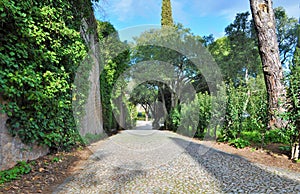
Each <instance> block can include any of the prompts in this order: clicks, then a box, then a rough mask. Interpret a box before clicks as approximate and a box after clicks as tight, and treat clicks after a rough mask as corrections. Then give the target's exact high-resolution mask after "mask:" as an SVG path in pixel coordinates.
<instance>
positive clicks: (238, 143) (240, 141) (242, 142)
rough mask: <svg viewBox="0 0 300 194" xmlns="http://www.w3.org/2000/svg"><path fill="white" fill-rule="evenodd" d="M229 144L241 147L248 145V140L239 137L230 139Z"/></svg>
mask: <svg viewBox="0 0 300 194" xmlns="http://www.w3.org/2000/svg"><path fill="white" fill-rule="evenodd" d="M229 145H231V146H234V147H236V148H239V149H241V148H245V147H247V146H249V145H250V142H249V141H247V140H244V139H241V138H237V139H232V140H230V141H229Z"/></svg>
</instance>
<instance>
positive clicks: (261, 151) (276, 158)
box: [195, 140, 300, 172]
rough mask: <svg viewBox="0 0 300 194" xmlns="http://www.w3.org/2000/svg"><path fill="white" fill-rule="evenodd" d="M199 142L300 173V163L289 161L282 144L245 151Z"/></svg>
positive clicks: (213, 143) (216, 143)
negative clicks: (281, 147)
mask: <svg viewBox="0 0 300 194" xmlns="http://www.w3.org/2000/svg"><path fill="white" fill-rule="evenodd" d="M195 141H198V142H199V143H201V144H204V145H209V146H212V147H213V148H216V149H219V150H221V151H224V152H227V153H230V154H236V155H239V156H242V157H244V158H246V159H247V160H249V161H251V162H254V163H259V164H263V165H266V166H273V167H279V168H283V169H287V170H290V171H295V172H300V163H295V162H293V161H292V160H290V159H289V157H288V154H289V152H287V151H284V150H281V149H279V147H280V146H283V145H282V144H270V145H267V146H265V147H264V148H258V147H255V146H253V147H246V148H244V149H237V148H234V147H232V146H230V145H228V144H227V143H219V142H210V141H199V140H195Z"/></svg>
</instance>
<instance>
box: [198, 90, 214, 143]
mask: <svg viewBox="0 0 300 194" xmlns="http://www.w3.org/2000/svg"><path fill="white" fill-rule="evenodd" d="M197 97H198V100H197V101H198V108H199V120H198V127H197V131H196V134H195V136H196V137H200V138H201V137H203V136H204V131H205V129H207V127H208V124H209V122H210V119H211V108H212V106H211V98H212V96H210V95H209V94H208V93H207V92H205V93H198V94H197ZM196 107H197V106H196Z"/></svg>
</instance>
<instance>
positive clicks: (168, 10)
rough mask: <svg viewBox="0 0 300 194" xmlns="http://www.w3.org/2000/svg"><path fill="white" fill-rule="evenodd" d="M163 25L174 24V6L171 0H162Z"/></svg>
mask: <svg viewBox="0 0 300 194" xmlns="http://www.w3.org/2000/svg"><path fill="white" fill-rule="evenodd" d="M161 25H162V26H173V25H174V22H173V17H172V6H171V1H170V0H163V1H162V10H161Z"/></svg>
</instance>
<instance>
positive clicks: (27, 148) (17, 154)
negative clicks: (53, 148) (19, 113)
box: [0, 97, 49, 170]
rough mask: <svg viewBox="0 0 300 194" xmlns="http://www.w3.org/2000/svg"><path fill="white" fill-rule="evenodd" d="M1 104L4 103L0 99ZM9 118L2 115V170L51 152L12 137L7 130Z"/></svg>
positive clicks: (0, 158) (0, 121)
mask: <svg viewBox="0 0 300 194" xmlns="http://www.w3.org/2000/svg"><path fill="white" fill-rule="evenodd" d="M0 103H3V101H2V100H1V97H0ZM6 120H7V116H6V115H5V114H1V113H0V170H5V169H9V168H11V167H13V166H14V165H16V163H17V161H22V160H25V161H27V160H34V159H37V158H39V157H41V156H44V155H46V154H47V153H48V152H49V149H48V148H47V147H40V146H37V145H25V144H23V143H22V142H21V140H20V139H19V138H18V137H12V136H11V135H10V133H9V131H8V129H7V128H6V126H5V125H6Z"/></svg>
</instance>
